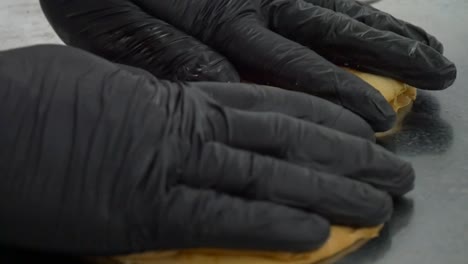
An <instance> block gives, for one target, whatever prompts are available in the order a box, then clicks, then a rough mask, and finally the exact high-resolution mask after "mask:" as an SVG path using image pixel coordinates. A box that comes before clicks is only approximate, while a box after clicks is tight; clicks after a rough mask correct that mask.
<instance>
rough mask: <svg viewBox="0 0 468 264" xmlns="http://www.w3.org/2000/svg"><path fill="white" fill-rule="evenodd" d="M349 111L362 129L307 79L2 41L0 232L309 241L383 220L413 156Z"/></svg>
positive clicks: (82, 245) (191, 242) (157, 241)
mask: <svg viewBox="0 0 468 264" xmlns="http://www.w3.org/2000/svg"><path fill="white" fill-rule="evenodd" d="M224 90H226V91H227V92H228V93H230V95H229V98H228V97H225V96H226V94H225V93H224ZM252 91H255V92H252ZM278 95H283V96H284V97H288V100H286V99H285V101H284V102H286V104H290V105H288V106H285V105H284V104H283V102H282V101H281V99H277V98H278V97H277V96H278ZM270 96H274V98H275V99H277V101H276V102H277V104H276V105H277V107H278V110H276V109H275V106H274V105H273V104H270V102H272V100H270V98H269V97H270ZM307 98H309V99H307ZM265 102H266V103H265ZM309 103H310V104H312V107H306V105H307V104H309ZM227 104H228V105H227ZM318 105H320V107H317V108H316V107H315V106H318ZM296 106H297V107H296ZM294 107H296V109H295V110H291V108H294ZM282 109H287V110H286V111H283V110H282ZM306 109H307V111H306V112H305V113H303V114H300V112H301V111H304V110H306ZM291 115H292V116H301V117H303V118H304V120H300V119H297V118H294V117H292V116H291ZM331 117H333V119H331V120H329V118H331ZM343 117H344V118H343ZM323 119H325V121H320V120H323ZM350 120H354V121H355V123H354V125H355V126H357V127H360V131H358V130H356V129H355V128H354V129H353V130H354V132H355V134H356V135H361V136H363V137H365V136H366V133H368V131H369V130H370V128H369V127H368V126H367V124H366V123H365V122H364V121H363V120H361V119H359V118H358V117H357V116H355V115H354V114H352V113H351V112H349V111H347V110H344V109H343V108H341V107H339V106H335V105H333V104H331V103H329V102H327V101H323V100H321V99H316V98H313V97H310V96H308V95H300V94H296V93H293V92H288V91H285V90H280V89H275V88H271V87H261V86H252V85H248V84H216V83H202V82H200V83H196V84H190V83H175V82H170V81H161V80H158V79H156V78H155V77H153V76H152V75H151V74H149V73H147V72H144V71H142V70H140V69H135V68H131V67H127V66H120V65H117V64H112V63H110V62H108V61H106V60H104V59H101V58H99V57H96V56H94V55H91V54H89V53H87V52H84V51H81V50H77V49H74V48H71V47H65V46H35V47H29V48H20V49H15V50H10V51H5V52H1V53H0V127H1V128H2V129H1V130H0V175H1V181H2V182H1V184H0V226H1V227H2V232H0V243H4V244H10V245H16V246H21V247H27V248H33V249H39V250H48V251H53V252H61V253H72V254H86V255H90V254H99V255H106V254H113V255H114V254H126V253H136V252H140V251H144V250H158V249H182V248H196V247H210V248H237V249H268V250H286V251H302V250H310V249H314V248H316V247H318V246H320V245H321V244H322V243H324V242H325V241H326V239H327V236H328V234H329V233H328V232H329V225H330V223H333V224H343V225H351V226H373V225H378V224H381V223H383V222H385V221H386V220H387V219H388V218H389V217H390V215H391V213H392V199H391V196H401V195H404V194H405V193H406V192H408V191H410V190H411V189H412V187H413V181H414V172H413V169H412V167H411V165H410V164H408V163H407V162H405V161H402V160H400V159H399V158H397V157H396V156H394V155H393V154H391V153H390V152H387V151H386V150H384V149H383V148H381V147H379V146H377V145H374V144H373V143H372V142H371V141H369V140H367V139H363V138H361V137H357V136H352V135H349V134H347V133H343V132H341V131H339V130H334V129H331V128H327V127H326V126H329V127H334V128H337V129H340V130H344V131H346V130H347V124H346V122H350ZM317 123H324V124H325V125H326V126H322V125H319V124H317Z"/></svg>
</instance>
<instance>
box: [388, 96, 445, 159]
mask: <svg viewBox="0 0 468 264" xmlns="http://www.w3.org/2000/svg"><path fill="white" fill-rule="evenodd" d="M452 142H453V129H452V126H451V125H450V124H449V123H448V122H446V121H445V120H443V119H442V118H441V117H440V104H439V102H438V99H437V98H436V97H434V96H433V95H431V94H430V93H428V92H424V91H420V92H419V95H418V99H416V101H415V102H414V104H413V109H412V111H411V112H410V113H408V115H407V116H406V118H405V119H404V121H403V123H402V124H401V128H400V131H399V133H396V134H392V135H389V136H387V137H383V138H380V139H379V143H380V144H381V145H383V146H384V147H385V148H387V149H389V150H391V151H393V152H396V153H398V154H404V155H420V154H442V153H444V152H446V151H447V150H448V149H449V148H450V146H451V145H452Z"/></svg>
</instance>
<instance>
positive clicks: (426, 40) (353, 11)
mask: <svg viewBox="0 0 468 264" xmlns="http://www.w3.org/2000/svg"><path fill="white" fill-rule="evenodd" d="M304 1H305V2H307V3H311V4H314V5H317V6H321V7H324V8H328V9H331V10H333V11H335V12H339V13H343V14H346V15H347V16H350V17H352V18H354V19H355V20H357V21H359V22H362V23H364V24H366V25H368V26H370V27H373V28H375V29H379V30H383V31H391V32H393V33H396V34H398V35H400V36H403V37H406V38H410V39H413V40H416V41H419V42H421V43H423V44H425V45H428V46H430V47H431V48H433V49H435V50H436V51H438V52H439V53H443V51H444V47H443V45H442V43H440V42H439V41H438V40H437V39H436V38H435V37H434V36H432V35H431V34H429V33H427V32H426V31H425V30H423V29H422V28H420V27H418V26H415V25H413V24H411V23H408V22H406V21H403V20H400V19H398V18H395V17H394V16H392V15H390V14H388V13H385V12H383V11H381V10H378V9H377V8H374V7H372V6H370V5H369V4H366V3H360V2H358V1H355V0H304Z"/></svg>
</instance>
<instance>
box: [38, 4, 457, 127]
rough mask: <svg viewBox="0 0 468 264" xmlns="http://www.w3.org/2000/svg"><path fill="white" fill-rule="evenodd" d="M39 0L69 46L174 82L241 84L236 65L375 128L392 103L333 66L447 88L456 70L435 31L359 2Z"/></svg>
mask: <svg viewBox="0 0 468 264" xmlns="http://www.w3.org/2000/svg"><path fill="white" fill-rule="evenodd" d="M41 5H42V7H43V10H44V12H45V14H46V16H47V18H48V19H49V21H50V22H51V24H52V26H53V27H54V29H55V30H56V32H57V33H58V35H59V36H60V37H61V38H62V39H63V40H64V42H65V43H67V44H69V45H74V46H77V47H80V48H83V49H86V50H88V51H91V52H93V53H96V54H99V55H101V56H103V57H105V58H107V59H110V60H112V61H115V62H119V63H123V64H127V65H132V66H137V67H141V68H143V69H146V70H148V71H150V72H151V73H152V74H154V75H155V76H157V77H161V78H166V79H171V80H175V79H177V80H185V81H202V80H205V81H223V82H238V81H239V80H240V77H239V75H238V73H237V71H239V72H240V74H241V77H242V79H246V80H249V81H253V82H256V83H261V84H271V85H274V86H278V87H281V88H286V89H290V90H296V91H303V92H306V93H309V94H313V95H317V96H320V97H323V98H326V99H328V100H331V101H332V102H335V103H337V104H340V105H342V106H344V107H346V108H347V109H350V110H351V111H353V112H355V113H357V114H358V115H360V116H361V117H363V118H364V119H365V120H366V121H368V122H369V123H370V124H371V126H372V127H373V128H374V130H376V131H384V130H387V129H389V128H390V127H391V126H392V124H393V123H394V122H393V121H394V120H395V113H394V112H393V110H392V108H391V107H390V106H389V105H388V104H387V102H386V101H385V99H384V98H383V97H382V96H381V95H380V94H379V92H377V91H375V90H374V89H372V87H370V86H369V85H368V84H366V83H365V82H363V81H362V80H360V79H358V78H357V77H355V76H353V75H352V74H350V73H348V72H346V71H344V70H343V69H341V68H339V67H338V66H336V65H341V66H350V67H353V68H356V69H360V70H363V71H367V72H371V73H375V74H379V75H385V76H389V77H393V78H396V79H398V80H401V81H403V82H405V83H408V84H410V85H413V86H415V87H418V88H421V89H428V90H440V89H444V88H447V87H448V86H450V85H451V84H452V83H453V81H454V79H455V77H456V69H455V66H454V65H453V63H452V62H450V61H449V60H447V59H446V58H445V57H444V56H443V55H442V50H443V48H442V45H441V44H440V43H439V42H438V41H437V40H436V39H435V38H434V37H433V36H430V35H429V34H427V33H426V32H424V31H423V30H422V29H420V28H418V27H416V26H413V25H410V24H408V23H406V22H403V21H400V20H398V19H396V18H394V17H392V16H390V15H388V14H386V13H383V12H381V11H378V10H376V9H375V8H372V7H370V6H368V5H366V4H361V3H358V2H355V1H353V0H100V1H95V0H41ZM231 63H232V64H233V65H234V66H233V65H231ZM335 64H336V65H335Z"/></svg>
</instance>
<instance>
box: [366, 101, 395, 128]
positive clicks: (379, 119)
mask: <svg viewBox="0 0 468 264" xmlns="http://www.w3.org/2000/svg"><path fill="white" fill-rule="evenodd" d="M373 102H374V106H375V109H376V111H374V112H375V113H376V114H375V115H374V116H372V119H370V118H369V117H368V118H366V121H368V122H369V124H370V125H371V126H372V128H373V129H374V131H375V132H385V131H388V130H390V129H392V127H393V126H394V125H395V123H396V119H397V114H396V113H395V111H394V110H393V108H392V107H391V106H390V104H388V102H387V101H385V100H383V101H382V102H375V101H373Z"/></svg>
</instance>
